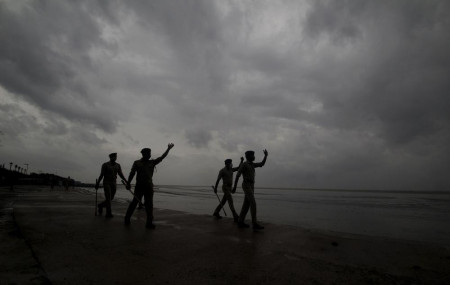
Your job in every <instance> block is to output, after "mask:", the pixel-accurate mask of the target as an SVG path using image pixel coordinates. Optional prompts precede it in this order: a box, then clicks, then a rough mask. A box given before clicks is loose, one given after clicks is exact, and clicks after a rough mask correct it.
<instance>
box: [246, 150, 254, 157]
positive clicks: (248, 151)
mask: <svg viewBox="0 0 450 285" xmlns="http://www.w3.org/2000/svg"><path fill="white" fill-rule="evenodd" d="M252 155H255V152H254V151H253V150H247V151H246V152H245V157H247V156H252Z"/></svg>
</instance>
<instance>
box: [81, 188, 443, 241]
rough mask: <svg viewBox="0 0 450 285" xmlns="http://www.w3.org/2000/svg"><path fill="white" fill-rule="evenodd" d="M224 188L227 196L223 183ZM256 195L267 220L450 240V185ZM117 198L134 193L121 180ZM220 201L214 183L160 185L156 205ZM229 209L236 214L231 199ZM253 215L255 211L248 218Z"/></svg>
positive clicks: (188, 206) (191, 206)
mask: <svg viewBox="0 0 450 285" xmlns="http://www.w3.org/2000/svg"><path fill="white" fill-rule="evenodd" d="M88 191H89V192H93V189H88ZM102 192H103V191H101V189H99V193H102ZM218 194H219V196H220V198H222V193H221V188H220V187H219V190H218ZM255 198H256V203H257V216H258V220H259V221H261V223H262V224H264V223H265V222H268V223H276V224H286V225H293V226H297V227H303V228H308V229H317V230H325V231H333V232H343V233H351V234H362V235H370V236H378V237H388V238H397V239H405V240H412V241H422V242H431V243H438V244H444V245H450V191H448V192H426V191H422V192H420V191H377V190H323V189H322V190H320V189H283V188H255ZM116 199H117V200H118V201H121V202H128V201H131V199H132V195H131V194H130V192H129V191H127V190H126V189H125V187H123V185H118V189H117V194H116ZM233 199H234V206H235V209H236V211H237V212H238V214H239V212H240V209H241V206H242V203H243V200H244V195H243V192H242V189H240V188H238V189H237V191H236V193H235V194H233ZM218 203H219V201H218V199H217V196H216V195H215V194H214V192H213V190H212V187H211V186H168V185H159V186H158V187H157V188H156V189H155V195H154V207H155V208H164V209H172V210H178V211H183V212H188V213H193V214H205V215H212V213H213V211H214V209H215V208H216V206H217V204H218ZM225 211H226V213H227V215H228V217H232V214H231V211H230V209H229V207H228V205H226V206H225ZM221 215H222V216H224V213H223V211H222V212H221ZM250 218H251V216H250V212H249V213H248V214H247V221H249V220H250Z"/></svg>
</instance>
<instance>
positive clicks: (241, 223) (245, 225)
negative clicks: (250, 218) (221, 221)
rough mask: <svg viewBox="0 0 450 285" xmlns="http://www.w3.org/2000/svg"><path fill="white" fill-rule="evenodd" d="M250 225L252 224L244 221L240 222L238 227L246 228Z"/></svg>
mask: <svg viewBox="0 0 450 285" xmlns="http://www.w3.org/2000/svg"><path fill="white" fill-rule="evenodd" d="M249 227H250V226H249V225H247V224H246V223H244V222H238V228H241V229H245V228H249Z"/></svg>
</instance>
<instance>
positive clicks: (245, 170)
mask: <svg viewBox="0 0 450 285" xmlns="http://www.w3.org/2000/svg"><path fill="white" fill-rule="evenodd" d="M262 166H263V164H262V163H261V162H258V163H252V162H248V161H245V162H243V163H242V164H241V166H240V167H239V170H238V174H237V175H238V177H239V175H241V174H242V177H243V178H244V183H249V184H253V183H255V168H256V167H262Z"/></svg>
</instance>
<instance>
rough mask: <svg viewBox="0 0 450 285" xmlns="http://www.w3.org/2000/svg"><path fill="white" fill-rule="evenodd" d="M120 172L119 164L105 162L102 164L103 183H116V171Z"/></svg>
mask: <svg viewBox="0 0 450 285" xmlns="http://www.w3.org/2000/svg"><path fill="white" fill-rule="evenodd" d="M119 171H120V172H122V169H121V168H120V164H118V163H112V162H111V161H108V162H105V163H103V165H102V171H101V172H102V173H101V174H103V184H116V179H117V173H118V172H119Z"/></svg>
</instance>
